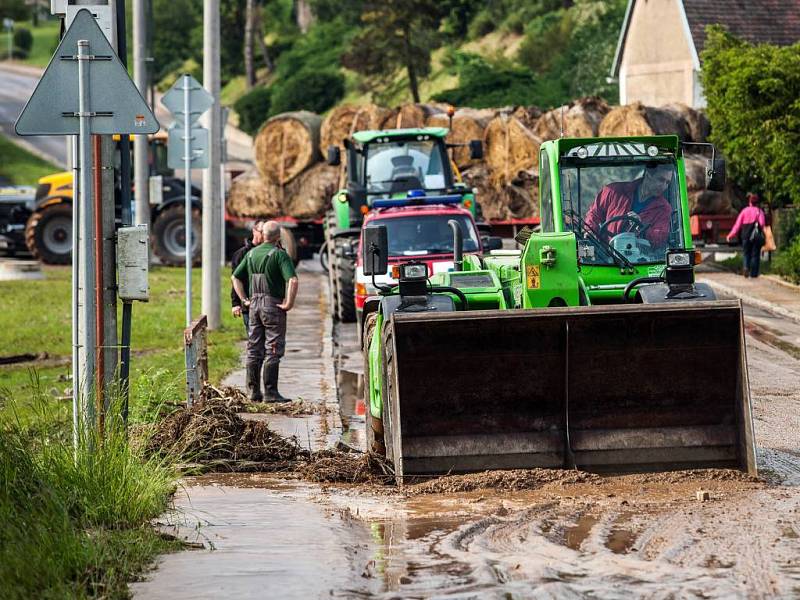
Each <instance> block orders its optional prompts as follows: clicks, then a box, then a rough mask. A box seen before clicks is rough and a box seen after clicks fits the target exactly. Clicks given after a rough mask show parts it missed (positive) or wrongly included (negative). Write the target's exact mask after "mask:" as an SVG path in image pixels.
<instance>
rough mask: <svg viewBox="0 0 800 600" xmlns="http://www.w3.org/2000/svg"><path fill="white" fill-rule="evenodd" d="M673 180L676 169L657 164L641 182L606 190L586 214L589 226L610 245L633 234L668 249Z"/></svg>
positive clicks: (616, 184)
mask: <svg viewBox="0 0 800 600" xmlns="http://www.w3.org/2000/svg"><path fill="white" fill-rule="evenodd" d="M673 176H674V169H673V167H672V165H668V164H654V165H648V166H647V167H646V168H645V170H644V175H643V176H642V177H640V178H639V179H635V180H633V181H621V182H616V183H609V184H608V185H605V186H603V188H602V189H601V190H600V192H598V194H597V197H596V198H595V200H594V204H592V206H591V207H590V208H589V211H588V212H587V213H586V225H587V226H588V227H589V228H590V229H591V230H592V231H593V232H594V233H595V234H597V235H598V236H599V237H600V238H601V239H603V241H606V242H607V241H609V240H610V239H611V238H613V237H614V236H615V235H617V234H619V233H623V232H626V231H633V232H635V233H636V234H637V235H638V236H639V237H640V238H644V239H646V240H647V241H649V242H650V244H651V246H652V247H653V248H663V247H665V246H666V245H667V240H668V239H669V231H670V219H671V217H672V207H671V206H670V203H669V200H668V199H667V195H666V192H667V189H668V188H669V184H670V183H671V182H672V178H673Z"/></svg>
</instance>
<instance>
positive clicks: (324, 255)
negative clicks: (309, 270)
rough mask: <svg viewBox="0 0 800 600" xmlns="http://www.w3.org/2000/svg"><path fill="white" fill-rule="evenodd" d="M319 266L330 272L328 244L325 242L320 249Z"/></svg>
mask: <svg viewBox="0 0 800 600" xmlns="http://www.w3.org/2000/svg"><path fill="white" fill-rule="evenodd" d="M319 264H320V266H321V267H322V270H323V271H325V272H326V273H327V272H328V242H323V244H322V246H320V247H319Z"/></svg>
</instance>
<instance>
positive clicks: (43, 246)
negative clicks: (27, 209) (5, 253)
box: [25, 202, 72, 265]
mask: <svg viewBox="0 0 800 600" xmlns="http://www.w3.org/2000/svg"><path fill="white" fill-rule="evenodd" d="M25 245H26V246H28V250H29V251H30V253H31V254H33V257H34V258H36V259H38V260H40V261H42V262H43V263H45V264H48V265H68V264H70V263H71V262H72V204H71V203H69V202H61V203H59V204H51V205H50V206H45V207H44V208H41V209H39V210H36V211H34V213H33V214H32V215H31V216H30V217H28V222H27V223H26V225H25Z"/></svg>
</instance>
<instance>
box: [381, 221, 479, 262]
mask: <svg viewBox="0 0 800 600" xmlns="http://www.w3.org/2000/svg"><path fill="white" fill-rule="evenodd" d="M450 219H454V220H456V221H457V222H458V224H459V225H461V232H462V233H463V234H464V252H477V251H478V249H479V244H478V232H477V231H475V226H474V225H473V223H472V220H471V219H470V218H469V217H468V216H466V215H418V216H413V217H393V218H390V219H375V220H374V221H370V223H369V225H370V226H373V225H386V229H387V234H388V237H389V256H421V255H426V254H448V253H452V252H453V230H452V229H450V226H449V225H448V224H447V222H448V221H449V220H450Z"/></svg>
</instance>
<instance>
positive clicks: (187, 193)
mask: <svg viewBox="0 0 800 600" xmlns="http://www.w3.org/2000/svg"><path fill="white" fill-rule="evenodd" d="M190 85H191V84H190V83H189V75H188V74H186V75H184V76H183V174H184V180H185V184H184V187H185V190H184V205H183V207H184V208H183V213H184V214H183V217H184V221H183V223H184V231H185V232H186V236H185V237H186V326H187V327H189V325H191V323H192V258H194V257H193V256H192V255H193V254H194V253H193V252H192V120H191V118H190V115H191V110H192V107H191V96H190V94H189V91H190Z"/></svg>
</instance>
